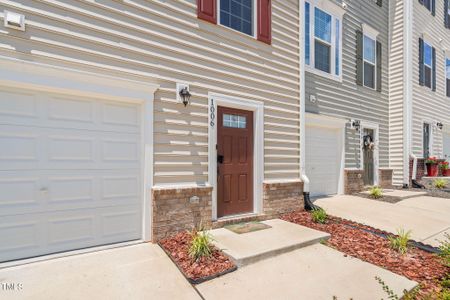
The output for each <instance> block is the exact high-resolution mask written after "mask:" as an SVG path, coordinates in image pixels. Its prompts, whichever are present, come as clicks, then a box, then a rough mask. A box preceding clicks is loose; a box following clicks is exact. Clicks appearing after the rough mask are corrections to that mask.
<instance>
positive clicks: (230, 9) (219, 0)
mask: <svg viewBox="0 0 450 300" xmlns="http://www.w3.org/2000/svg"><path fill="white" fill-rule="evenodd" d="M256 4H257V5H256ZM197 17H198V18H199V19H202V20H204V21H207V22H209V23H213V24H221V25H223V26H226V27H228V28H231V29H234V30H236V31H239V32H242V33H244V34H246V35H249V36H252V37H255V38H256V39H258V41H261V42H264V43H266V44H269V45H270V44H271V43H272V1H271V0H200V1H197Z"/></svg>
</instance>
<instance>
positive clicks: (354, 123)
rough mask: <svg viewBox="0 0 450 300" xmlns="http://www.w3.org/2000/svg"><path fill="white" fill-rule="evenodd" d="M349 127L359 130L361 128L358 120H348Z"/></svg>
mask: <svg viewBox="0 0 450 300" xmlns="http://www.w3.org/2000/svg"><path fill="white" fill-rule="evenodd" d="M350 128H351V129H354V130H356V131H359V129H360V128H361V121H359V120H350Z"/></svg>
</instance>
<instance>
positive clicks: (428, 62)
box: [423, 43, 433, 89]
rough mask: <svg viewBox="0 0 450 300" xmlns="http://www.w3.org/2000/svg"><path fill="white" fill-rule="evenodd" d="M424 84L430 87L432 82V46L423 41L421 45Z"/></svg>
mask: <svg viewBox="0 0 450 300" xmlns="http://www.w3.org/2000/svg"><path fill="white" fill-rule="evenodd" d="M423 64H424V68H423V70H424V81H423V83H424V85H425V86H426V87H429V88H430V89H431V87H432V83H433V78H432V77H433V76H432V73H433V47H431V46H430V45H429V44H427V43H424V46H423Z"/></svg>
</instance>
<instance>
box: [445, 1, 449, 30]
mask: <svg viewBox="0 0 450 300" xmlns="http://www.w3.org/2000/svg"><path fill="white" fill-rule="evenodd" d="M444 23H445V27H446V28H449V29H450V0H445V6H444Z"/></svg>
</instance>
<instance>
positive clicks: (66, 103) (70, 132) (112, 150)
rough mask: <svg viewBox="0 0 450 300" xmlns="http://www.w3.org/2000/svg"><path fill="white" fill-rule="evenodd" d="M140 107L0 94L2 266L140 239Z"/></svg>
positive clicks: (23, 93) (96, 101) (54, 97)
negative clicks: (33, 258) (42, 256)
mask: <svg viewBox="0 0 450 300" xmlns="http://www.w3.org/2000/svg"><path fill="white" fill-rule="evenodd" d="M140 124H141V112H140V106H138V105H135V104H127V103H120V102H108V101H99V100H90V99H77V98H70V97H65V96H61V95H60V96H57V95H49V94H44V93H35V92H26V91H25V92H24V91H20V92H17V91H13V90H5V89H0V191H1V192H0V219H1V222H0V237H1V238H0V261H8V260H14V259H20V258H26V257H32V256H38V255H43V254H48V253H55V252H61V251H67V250H73V249H80V248H86V247H91V246H96V245H105V244H110V243H117V242H122V241H129V240H135V239H140V238H141V232H142V205H143V204H142V198H143V197H142V180H141V179H142V170H141V166H142V162H141V154H142V149H141V125H140Z"/></svg>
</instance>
